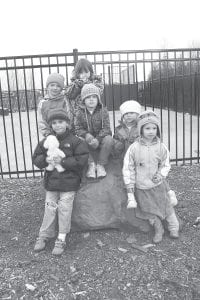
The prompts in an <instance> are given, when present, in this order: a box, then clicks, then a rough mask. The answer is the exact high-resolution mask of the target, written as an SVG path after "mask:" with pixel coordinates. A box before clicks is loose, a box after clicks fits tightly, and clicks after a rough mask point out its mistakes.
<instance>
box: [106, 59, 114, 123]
mask: <svg viewBox="0 0 200 300" xmlns="http://www.w3.org/2000/svg"><path fill="white" fill-rule="evenodd" d="M111 60H112V59H111ZM111 66H112V65H111ZM111 72H112V69H111V67H110V66H108V78H109V86H110V87H111V91H112V92H111V94H112V97H111V99H112V111H113V128H114V129H115V104H114V92H113V78H112V75H111Z"/></svg>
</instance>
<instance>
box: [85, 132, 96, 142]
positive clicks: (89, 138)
mask: <svg viewBox="0 0 200 300" xmlns="http://www.w3.org/2000/svg"><path fill="white" fill-rule="evenodd" d="M93 139H94V137H93V135H92V134H90V133H86V136H85V140H86V142H87V143H88V144H90V143H91V141H92V140H93Z"/></svg>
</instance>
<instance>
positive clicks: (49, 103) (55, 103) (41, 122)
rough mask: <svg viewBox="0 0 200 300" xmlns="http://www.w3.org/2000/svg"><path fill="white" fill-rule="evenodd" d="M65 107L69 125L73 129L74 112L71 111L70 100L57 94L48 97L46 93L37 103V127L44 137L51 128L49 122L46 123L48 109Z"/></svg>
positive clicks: (49, 132)
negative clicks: (56, 95)
mask: <svg viewBox="0 0 200 300" xmlns="http://www.w3.org/2000/svg"><path fill="white" fill-rule="evenodd" d="M55 108H56V109H57V108H61V109H65V110H66V112H67V114H68V116H69V119H70V127H71V129H72V130H74V128H73V127H74V113H73V107H72V106H71V104H70V102H69V101H68V100H67V98H66V97H65V96H64V95H62V94H61V95H59V96H58V97H55V98H49V96H48V95H46V96H45V97H44V98H42V99H41V100H40V102H39V104H38V127H39V131H40V133H41V134H42V135H43V136H44V137H46V136H48V135H49V134H51V133H52V129H51V128H50V126H49V124H48V123H47V115H48V112H49V110H51V109H55Z"/></svg>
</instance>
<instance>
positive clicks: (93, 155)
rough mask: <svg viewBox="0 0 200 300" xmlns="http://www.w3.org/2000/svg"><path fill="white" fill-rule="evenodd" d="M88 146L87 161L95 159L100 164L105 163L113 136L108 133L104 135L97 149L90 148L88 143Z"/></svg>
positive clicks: (110, 149) (111, 147)
mask: <svg viewBox="0 0 200 300" xmlns="http://www.w3.org/2000/svg"><path fill="white" fill-rule="evenodd" d="M88 148H89V152H90V155H89V161H88V162H89V163H90V162H92V161H94V160H97V163H98V164H100V165H103V166H104V165H107V163H108V158H109V156H110V153H111V151H112V149H113V138H112V137H111V136H110V135H107V136H105V137H104V138H103V139H102V140H101V142H100V144H99V147H98V148H97V149H95V150H94V149H92V148H91V147H90V145H88Z"/></svg>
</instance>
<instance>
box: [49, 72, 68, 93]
mask: <svg viewBox="0 0 200 300" xmlns="http://www.w3.org/2000/svg"><path fill="white" fill-rule="evenodd" d="M64 81H65V78H64V76H63V75H61V74H59V73H52V74H50V75H49V76H48V77H47V82H46V87H48V85H49V84H50V83H57V84H58V85H59V86H60V87H61V88H62V89H63V88H64Z"/></svg>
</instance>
